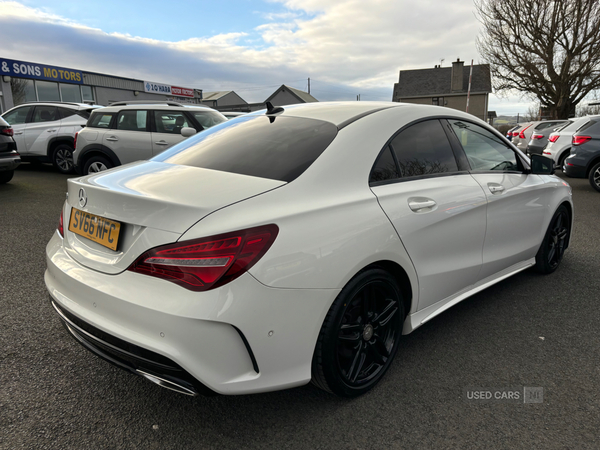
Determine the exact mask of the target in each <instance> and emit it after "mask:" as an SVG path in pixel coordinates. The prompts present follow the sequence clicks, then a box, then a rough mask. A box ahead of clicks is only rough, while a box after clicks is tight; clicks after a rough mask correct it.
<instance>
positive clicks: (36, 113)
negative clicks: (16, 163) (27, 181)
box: [25, 105, 60, 156]
mask: <svg viewBox="0 0 600 450" xmlns="http://www.w3.org/2000/svg"><path fill="white" fill-rule="evenodd" d="M59 129H60V115H59V114H58V108H57V107H56V106H51V105H37V106H35V108H34V110H33V116H32V118H31V120H30V121H28V123H27V126H26V127H25V146H26V147H27V154H28V155H31V156H47V154H48V142H49V141H50V139H52V138H53V137H54V136H56V135H57V133H58V130H59Z"/></svg>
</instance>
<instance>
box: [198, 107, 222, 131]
mask: <svg viewBox="0 0 600 450" xmlns="http://www.w3.org/2000/svg"><path fill="white" fill-rule="evenodd" d="M192 114H193V115H194V119H196V120H197V121H198V123H200V125H201V126H202V128H204V129H206V128H210V127H214V126H215V125H218V124H220V123H223V122H226V121H227V118H226V117H224V116H223V115H221V114H219V113H215V112H214V111H194V112H193V113H192Z"/></svg>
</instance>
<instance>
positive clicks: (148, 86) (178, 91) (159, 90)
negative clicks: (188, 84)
mask: <svg viewBox="0 0 600 450" xmlns="http://www.w3.org/2000/svg"><path fill="white" fill-rule="evenodd" d="M144 90H145V91H146V92H149V93H151V94H167V95H174V96H176V97H190V98H194V90H193V89H188V88H182V87H177V86H171V85H168V84H161V83H152V82H151V81H144Z"/></svg>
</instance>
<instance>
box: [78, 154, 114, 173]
mask: <svg viewBox="0 0 600 450" xmlns="http://www.w3.org/2000/svg"><path fill="white" fill-rule="evenodd" d="M112 167H113V165H112V164H111V163H110V161H109V160H108V159H106V158H105V157H104V156H92V157H91V158H90V159H88V160H87V161H86V162H85V165H84V166H83V174H84V175H89V174H91V173H97V172H102V171H104V170H108V169H110V168H112Z"/></svg>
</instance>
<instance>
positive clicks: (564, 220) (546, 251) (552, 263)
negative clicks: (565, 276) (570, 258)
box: [535, 205, 571, 273]
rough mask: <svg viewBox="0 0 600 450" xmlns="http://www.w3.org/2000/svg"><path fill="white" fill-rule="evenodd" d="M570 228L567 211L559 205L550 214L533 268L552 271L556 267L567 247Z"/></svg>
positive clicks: (544, 271) (547, 271)
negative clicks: (550, 217)
mask: <svg viewBox="0 0 600 450" xmlns="http://www.w3.org/2000/svg"><path fill="white" fill-rule="evenodd" d="M570 229H571V219H570V217H569V212H568V211H567V208H566V207H565V206H563V205H561V206H559V207H558V209H557V210H556V212H555V213H554V216H552V220H551V221H550V225H549V226H548V230H547V231H546V235H545V236H544V240H543V241H542V245H541V247H540V249H539V250H538V253H537V255H536V257H535V260H536V265H535V268H536V270H537V271H538V272H540V273H552V272H554V271H555V270H556V269H557V268H558V266H559V265H560V262H561V261H562V259H563V256H564V253H565V250H566V248H567V244H568V239H569V232H570Z"/></svg>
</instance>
